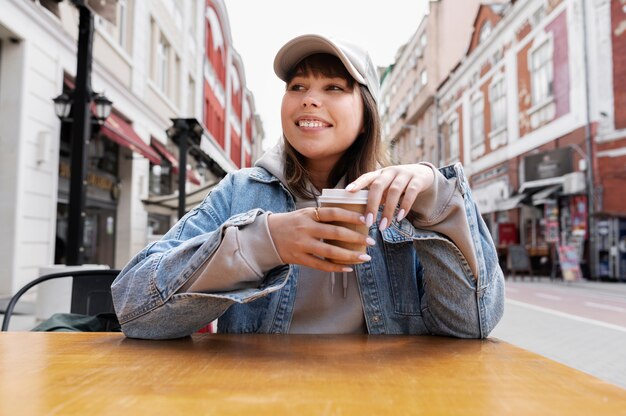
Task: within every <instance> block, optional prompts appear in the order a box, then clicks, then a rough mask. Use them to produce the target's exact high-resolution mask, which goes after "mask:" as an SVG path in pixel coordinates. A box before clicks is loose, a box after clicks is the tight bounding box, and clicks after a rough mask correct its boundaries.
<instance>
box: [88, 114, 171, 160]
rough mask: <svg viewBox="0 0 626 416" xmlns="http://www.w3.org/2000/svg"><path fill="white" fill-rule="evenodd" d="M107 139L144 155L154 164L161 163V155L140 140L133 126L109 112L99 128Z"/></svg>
mask: <svg viewBox="0 0 626 416" xmlns="http://www.w3.org/2000/svg"><path fill="white" fill-rule="evenodd" d="M100 132H101V133H102V134H104V135H105V136H106V137H108V138H109V139H111V140H113V141H114V142H115V143H117V144H119V145H120V146H124V147H127V148H129V149H130V150H132V151H133V152H137V153H139V154H140V155H142V156H144V157H145V158H146V159H148V160H149V161H150V162H152V163H154V164H155V165H160V164H161V157H160V156H159V154H158V153H157V152H156V151H155V150H154V149H153V148H152V147H150V145H148V144H147V143H145V142H144V141H143V140H141V137H139V135H138V134H137V133H136V132H135V130H134V129H133V127H132V126H131V125H130V124H129V123H128V122H127V121H126V120H124V119H123V118H122V117H120V116H118V115H117V114H115V113H111V115H110V116H109V118H107V120H106V121H105V122H104V125H103V126H102V129H101V130H100Z"/></svg>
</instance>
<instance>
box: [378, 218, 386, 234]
mask: <svg viewBox="0 0 626 416" xmlns="http://www.w3.org/2000/svg"><path fill="white" fill-rule="evenodd" d="M385 228H387V218H383V219H382V220H381V221H380V225H379V226H378V229H379V230H380V231H385Z"/></svg>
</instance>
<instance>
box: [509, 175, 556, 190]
mask: <svg viewBox="0 0 626 416" xmlns="http://www.w3.org/2000/svg"><path fill="white" fill-rule="evenodd" d="M563 182H565V177H564V176H555V177H554V178H546V179H538V180H536V181H529V182H524V183H523V184H522V186H520V188H519V191H520V192H524V191H527V190H529V189H536V188H545V187H546V186H550V185H563Z"/></svg>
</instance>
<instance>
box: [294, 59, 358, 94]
mask: <svg viewBox="0 0 626 416" xmlns="http://www.w3.org/2000/svg"><path fill="white" fill-rule="evenodd" d="M309 75H312V76H314V77H316V78H317V77H326V78H343V79H345V80H346V81H347V82H348V85H349V86H350V87H351V88H352V87H354V83H355V80H354V78H352V75H350V73H349V72H348V70H347V69H346V67H345V66H344V65H343V62H341V60H340V59H339V58H337V57H336V56H334V55H330V54H327V53H318V54H314V55H309V56H307V57H306V58H304V59H303V60H301V61H300V62H298V64H297V65H296V66H295V67H294V68H293V69H292V70H291V71H289V73H288V74H287V79H288V80H289V81H288V82H291V80H292V79H294V77H296V76H309Z"/></svg>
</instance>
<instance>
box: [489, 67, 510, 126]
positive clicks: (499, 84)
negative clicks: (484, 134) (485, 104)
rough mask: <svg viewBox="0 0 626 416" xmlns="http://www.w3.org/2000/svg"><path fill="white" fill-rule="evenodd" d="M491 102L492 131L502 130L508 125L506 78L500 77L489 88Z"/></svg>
mask: <svg viewBox="0 0 626 416" xmlns="http://www.w3.org/2000/svg"><path fill="white" fill-rule="evenodd" d="M489 101H490V103H491V131H492V132H494V131H498V130H502V129H503V128H505V127H506V90H505V89H504V78H501V79H499V80H498V81H496V82H495V83H493V84H492V85H491V88H490V89H489Z"/></svg>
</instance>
